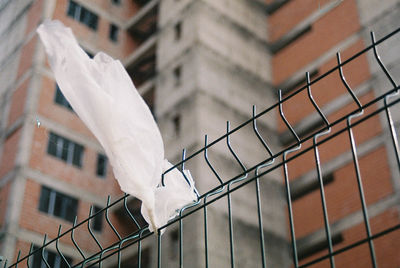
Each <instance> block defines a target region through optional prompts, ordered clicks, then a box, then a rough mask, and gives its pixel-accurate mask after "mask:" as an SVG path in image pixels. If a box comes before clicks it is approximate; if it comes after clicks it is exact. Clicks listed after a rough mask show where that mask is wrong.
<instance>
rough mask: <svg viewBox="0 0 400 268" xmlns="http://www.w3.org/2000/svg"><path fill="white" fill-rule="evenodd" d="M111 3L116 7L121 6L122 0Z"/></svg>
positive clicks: (112, 0) (113, 0)
mask: <svg viewBox="0 0 400 268" xmlns="http://www.w3.org/2000/svg"><path fill="white" fill-rule="evenodd" d="M111 3H113V4H114V5H116V6H119V5H120V4H121V0H111Z"/></svg>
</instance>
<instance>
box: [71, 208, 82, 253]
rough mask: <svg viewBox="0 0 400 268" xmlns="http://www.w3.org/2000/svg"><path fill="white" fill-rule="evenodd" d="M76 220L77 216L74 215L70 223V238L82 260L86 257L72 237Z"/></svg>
mask: <svg viewBox="0 0 400 268" xmlns="http://www.w3.org/2000/svg"><path fill="white" fill-rule="evenodd" d="M76 221H77V216H75V218H74V222H73V223H72V229H71V240H72V243H73V244H74V246H75V248H76V249H77V250H78V252H79V254H80V255H81V256H82V258H83V260H85V259H86V257H85V254H83V251H82V249H81V248H80V247H79V245H78V244H77V243H76V241H75V238H74V231H75V228H76Z"/></svg>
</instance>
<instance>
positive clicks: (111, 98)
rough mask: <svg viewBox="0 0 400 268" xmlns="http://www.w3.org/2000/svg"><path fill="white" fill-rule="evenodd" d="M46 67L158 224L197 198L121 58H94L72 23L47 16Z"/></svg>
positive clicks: (43, 34) (43, 31)
mask: <svg viewBox="0 0 400 268" xmlns="http://www.w3.org/2000/svg"><path fill="white" fill-rule="evenodd" d="M37 32H38V34H39V36H40V39H41V40H42V42H43V44H44V47H45V50H46V53H47V56H48V60H49V63H50V67H51V69H52V70H53V72H54V76H55V79H56V81H57V84H58V85H59V87H60V89H61V91H62V93H63V94H64V96H65V97H66V99H67V100H68V101H69V103H70V104H71V106H72V108H73V109H74V111H75V112H76V113H77V114H78V116H79V117H80V118H81V119H82V121H83V122H84V123H85V124H86V126H87V127H88V128H89V129H90V130H91V131H92V132H93V134H94V135H95V136H96V138H97V139H98V141H99V142H100V144H101V145H102V146H103V148H104V150H105V152H106V154H107V156H108V158H109V159H110V163H111V166H112V167H113V171H114V175H115V177H116V179H117V180H118V183H119V185H120V187H121V189H122V191H124V192H126V193H129V194H130V195H133V196H135V197H137V198H139V199H140V200H141V201H142V214H143V216H144V218H145V219H146V221H147V222H148V223H149V225H150V230H151V231H153V230H156V229H158V228H159V227H161V226H162V225H164V224H166V223H167V221H168V220H169V219H170V218H172V217H174V216H175V215H176V212H177V211H178V210H179V209H180V208H182V207H183V206H184V205H186V204H188V203H191V202H193V201H194V200H196V194H195V191H194V183H193V181H192V179H191V178H189V180H190V181H191V185H189V184H188V183H187V182H186V181H185V178H184V177H183V175H182V173H181V172H180V171H178V170H177V169H174V170H172V171H171V172H168V173H167V174H166V175H165V184H166V186H165V187H161V186H160V185H161V174H162V172H164V171H165V170H167V169H168V168H170V167H171V164H170V163H169V162H168V161H167V160H164V145H163V141H162V138H161V134H160V131H159V129H158V127H157V124H156V122H155V121H154V118H153V116H152V114H151V112H150V110H149V108H148V107H147V105H146V103H145V102H144V101H143V99H142V97H141V96H140V95H139V93H138V92H137V90H136V88H135V86H134V85H133V83H132V81H131V78H130V77H129V75H128V74H127V72H126V71H125V69H124V67H123V65H122V64H121V62H120V61H118V60H114V59H112V58H111V57H110V56H108V55H107V54H105V53H103V52H99V53H97V55H96V56H95V57H94V59H90V58H89V57H88V55H87V54H86V53H85V52H84V51H83V50H82V49H81V48H80V47H79V45H78V42H77V41H76V39H75V37H74V35H73V33H72V31H71V29H70V28H67V27H65V26H64V25H63V24H62V23H61V22H59V21H48V20H47V21H45V22H44V23H43V24H42V25H40V26H39V27H38V29H37Z"/></svg>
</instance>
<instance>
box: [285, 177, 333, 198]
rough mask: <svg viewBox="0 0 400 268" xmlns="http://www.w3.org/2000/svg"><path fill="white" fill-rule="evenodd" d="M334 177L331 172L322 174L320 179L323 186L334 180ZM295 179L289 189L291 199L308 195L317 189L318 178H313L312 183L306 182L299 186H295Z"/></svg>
mask: <svg viewBox="0 0 400 268" xmlns="http://www.w3.org/2000/svg"><path fill="white" fill-rule="evenodd" d="M334 179H335V177H334V176H333V173H328V174H326V175H323V176H322V181H323V183H324V186H326V185H328V184H330V183H332V182H333V181H334ZM295 184H296V181H294V184H293V187H292V190H291V196H292V201H293V202H294V201H295V200H297V199H299V198H301V197H303V196H306V195H308V194H309V193H311V192H313V191H315V190H317V189H318V190H319V187H320V185H319V180H318V178H314V180H313V181H312V183H309V184H307V185H306V186H301V187H300V186H299V187H295Z"/></svg>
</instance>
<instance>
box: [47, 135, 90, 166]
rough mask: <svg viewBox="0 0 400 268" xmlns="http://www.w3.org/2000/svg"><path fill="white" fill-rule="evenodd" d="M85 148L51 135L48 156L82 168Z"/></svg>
mask: <svg viewBox="0 0 400 268" xmlns="http://www.w3.org/2000/svg"><path fill="white" fill-rule="evenodd" d="M84 151H85V148H84V147H83V145H81V144H79V143H77V142H74V141H71V140H69V139H67V138H65V137H62V136H60V135H57V134H55V133H54V132H50V133H49V139H48V143H47V154H48V155H51V156H54V157H56V158H58V159H60V160H62V161H64V162H66V163H67V164H69V165H72V166H75V167H78V168H82V166H83V157H84Z"/></svg>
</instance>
